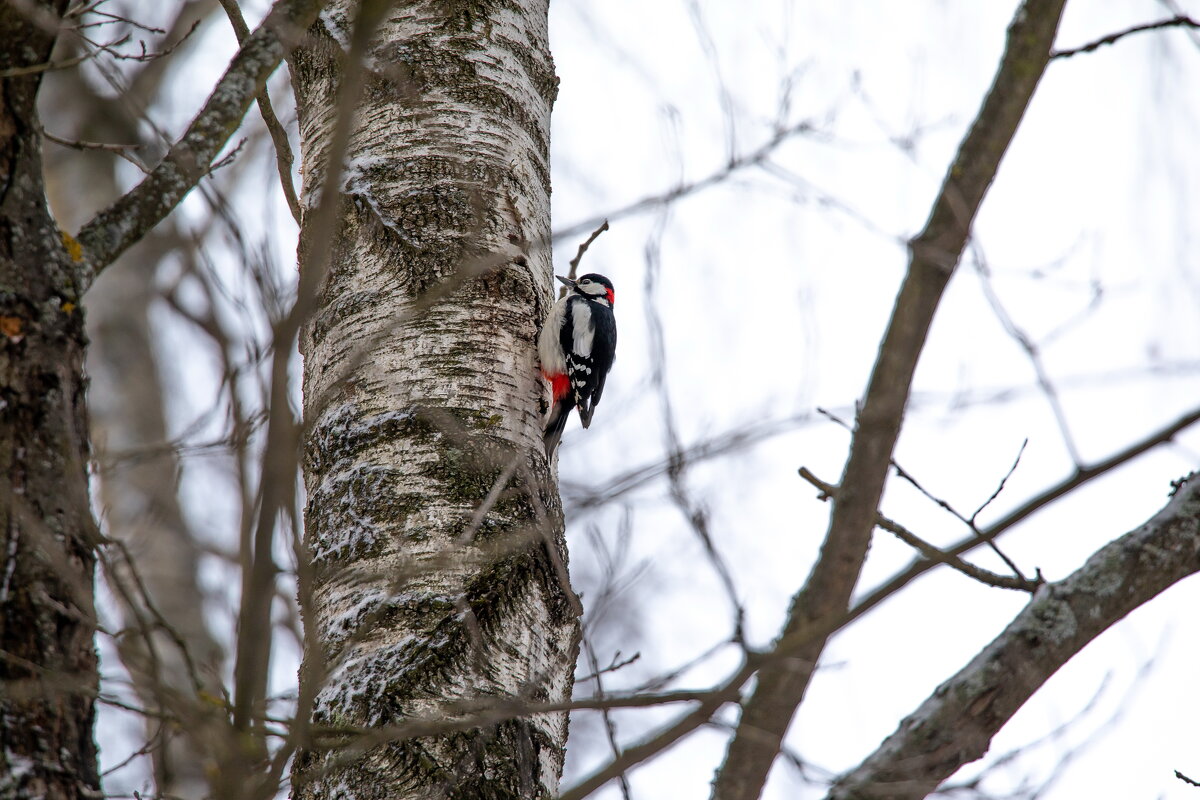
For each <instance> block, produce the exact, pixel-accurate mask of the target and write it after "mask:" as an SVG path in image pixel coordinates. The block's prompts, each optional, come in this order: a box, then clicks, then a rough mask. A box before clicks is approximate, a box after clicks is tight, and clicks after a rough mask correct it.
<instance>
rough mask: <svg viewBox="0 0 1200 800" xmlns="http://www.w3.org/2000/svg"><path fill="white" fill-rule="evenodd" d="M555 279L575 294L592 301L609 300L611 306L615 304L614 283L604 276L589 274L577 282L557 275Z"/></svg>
mask: <svg viewBox="0 0 1200 800" xmlns="http://www.w3.org/2000/svg"><path fill="white" fill-rule="evenodd" d="M554 277H556V278H558V279H559V280H560V281H562V282H563V283H565V284H566V285H567V286H569V287H571V291H572V292H574V293H575V294H581V295H583V296H584V297H586V298H588V299H590V300H607V301H608V304H609V305H610V306H611V305H613V304H614V302H615V297H614V295H613V285H612V281H610V280H609V279H608V278H606V277H604V276H603V275H597V274H596V273H595V272H589V273H588V274H587V275H584V276H583V277H581V278H580V279H579V280H577V281H573V280H571V279H570V278H564V277H563V276H561V275H555V276H554Z"/></svg>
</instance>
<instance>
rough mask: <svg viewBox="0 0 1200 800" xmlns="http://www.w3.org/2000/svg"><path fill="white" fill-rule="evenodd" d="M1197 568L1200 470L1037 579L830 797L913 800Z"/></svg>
mask: <svg viewBox="0 0 1200 800" xmlns="http://www.w3.org/2000/svg"><path fill="white" fill-rule="evenodd" d="M1198 571H1200V476H1197V475H1196V474H1193V475H1192V476H1190V477H1189V478H1187V479H1185V480H1184V481H1181V482H1180V484H1179V485H1177V487H1176V489H1175V493H1174V496H1173V497H1172V498H1171V500H1170V501H1169V502H1168V503H1167V505H1166V506H1165V507H1164V508H1163V509H1162V510H1161V511H1160V512H1158V513H1157V514H1156V515H1154V517H1152V518H1151V519H1149V520H1147V521H1146V523H1145V524H1144V525H1142V526H1141V527H1139V528H1137V529H1136V530H1133V531H1130V532H1129V533H1127V534H1125V535H1124V536H1121V537H1119V538H1117V539H1114V540H1113V541H1111V542H1109V543H1108V544H1107V545H1105V546H1104V547H1102V548H1101V549H1100V550H1098V551H1096V553H1095V554H1094V555H1092V557H1091V558H1089V559H1088V560H1087V562H1086V563H1085V564H1084V565H1083V566H1082V567H1080V568H1079V569H1078V570H1076V571H1075V572H1073V573H1072V574H1071V575H1069V576H1068V577H1067V578H1065V579H1064V580H1061V581H1058V582H1057V583H1050V584H1046V585H1044V586H1042V587H1041V588H1040V589H1038V591H1037V593H1036V594H1035V595H1034V596H1033V599H1032V600H1031V601H1030V602H1029V605H1027V606H1026V607H1025V608H1024V609H1023V610H1022V611H1021V613H1020V614H1018V615H1017V616H1016V618H1015V619H1014V620H1013V621H1012V623H1010V624H1009V626H1008V627H1007V628H1005V629H1004V631H1003V632H1002V633H1001V634H1000V635H999V636H997V637H996V638H995V639H994V640H992V642H991V643H990V644H989V645H988V646H987V647H985V648H984V649H983V650H982V651H980V653H979V655H977V656H975V658H974V659H972V660H971V662H970V663H969V664H967V665H966V666H965V667H963V668H962V670H960V671H959V673H958V674H957V675H955V676H954V677H952V678H950V679H949V680H948V681H946V682H945V683H943V684H942V685H941V686H939V687H938V689H937V690H936V691H935V692H934V693H933V694H932V695H930V697H929V699H928V700H926V701H925V702H924V703H923V704H921V707H920V708H918V709H917V710H916V711H915V712H913V713H912V714H911V715H910V716H908V717H907V718H906V719H905V720H904V721H903V722H901V723H900V727H899V728H898V729H897V730H896V732H895V733H893V734H892V735H891V736H890V737H888V739H887V740H886V741H885V742H884V743H883V744H882V745H880V747H879V749H878V750H876V751H875V752H874V753H873V754H871V756H870V757H869V758H867V760H866V761H864V762H863V763H862V764H860V765H859V766H858V767H856V768H855V769H853V770H851V771H850V772H849V773H847V774H846V775H845V776H843V777H842V778H841V779H840V780H838V781H837V783H835V784H834V786H833V788H832V789H831V790H830V792H829V795H828V798H827V800H883V799H884V798H886V799H887V800H909V799H911V800H919V798H922V797H925V796H927V795H928V794H930V793H931V792H933V791H934V790H935V789H937V787H938V784H940V783H941V782H942V781H944V780H945V779H947V778H949V777H950V776H951V775H952V774H953V773H954V771H955V770H957V769H958V768H959V767H961V766H962V765H964V764H967V763H970V762H971V761H975V760H976V759H979V758H982V757H983V755H984V754H985V753H986V752H987V751H988V747H989V746H990V745H991V741H992V737H993V736H995V735H996V732H997V731H999V730H1000V728H1001V726H1003V725H1004V724H1005V723H1006V722H1008V720H1009V719H1011V718H1012V715H1013V714H1015V713H1016V712H1017V710H1018V709H1019V708H1020V707H1021V706H1022V705H1024V704H1025V701H1026V700H1028V699H1029V698H1030V697H1031V696H1032V695H1033V693H1034V692H1035V691H1037V690H1038V689H1039V688H1040V687H1041V686H1042V684H1044V683H1045V682H1046V681H1047V680H1048V679H1049V678H1050V676H1051V675H1053V674H1054V673H1055V672H1057V671H1058V668H1059V667H1061V666H1062V665H1063V664H1065V663H1067V661H1069V660H1070V659H1071V658H1073V657H1074V656H1075V654H1076V653H1078V652H1079V651H1080V650H1082V649H1083V648H1084V647H1085V646H1086V645H1087V644H1088V643H1089V642H1091V641H1092V640H1093V639H1095V638H1096V637H1097V636H1099V635H1100V634H1101V633H1103V632H1104V631H1105V630H1107V629H1108V628H1109V627H1111V626H1112V625H1113V624H1115V623H1116V622H1117V621H1119V620H1121V619H1122V618H1124V617H1125V615H1127V614H1128V613H1129V612H1131V611H1133V610H1134V609H1135V608H1137V607H1138V606H1140V605H1142V604H1143V603H1145V602H1147V601H1149V600H1152V599H1153V598H1155V597H1157V596H1158V595H1159V594H1160V593H1162V592H1163V591H1165V590H1166V589H1168V588H1169V587H1170V586H1172V585H1173V584H1175V583H1177V582H1178V581H1180V580H1182V579H1183V578H1186V577H1188V576H1189V575H1193V574H1195V573H1196V572H1198Z"/></svg>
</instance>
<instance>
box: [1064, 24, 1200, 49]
mask: <svg viewBox="0 0 1200 800" xmlns="http://www.w3.org/2000/svg"><path fill="white" fill-rule="evenodd" d="M1163 28H1191V29H1193V30H1195V29H1196V28H1200V22H1197V21H1196V20H1194V19H1192V18H1191V17H1189V16H1187V15H1185V14H1180V15H1178V16H1175V17H1171V18H1170V19H1164V20H1160V21H1158V22H1148V23H1146V24H1144V25H1134V26H1133V27H1132V28H1126V29H1125V30H1123V31H1117V32H1116V33H1110V34H1109V35H1108V36H1102V37H1100V38H1099V39H1096V40H1095V41H1092V42H1088V43H1087V44H1085V45H1082V46H1080V47H1072V48H1070V49H1068V50H1055V51H1054V52H1052V53H1051V54H1050V58H1051V59H1055V58H1070V57H1071V56H1077V55H1079V54H1080V53H1090V52H1092V51H1093V50H1099V49H1100V48H1101V47H1104V46H1106V45H1110V44H1113V43H1114V42H1119V41H1120V40H1121V39H1124V38H1125V37H1126V36H1130V35H1132V34H1135V33H1144V32H1146V31H1157V30H1162V29H1163Z"/></svg>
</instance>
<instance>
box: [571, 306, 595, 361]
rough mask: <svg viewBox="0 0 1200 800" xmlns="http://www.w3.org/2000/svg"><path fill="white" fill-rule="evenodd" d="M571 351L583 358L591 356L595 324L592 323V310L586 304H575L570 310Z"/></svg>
mask: <svg viewBox="0 0 1200 800" xmlns="http://www.w3.org/2000/svg"><path fill="white" fill-rule="evenodd" d="M571 321H572V323H573V324H574V329H573V339H574V341H573V348H572V349H573V350H574V351H575V352H576V353H578V354H579V355H581V356H583V357H584V358H588V357H590V356H591V355H592V337H593V336H595V335H596V324H595V323H594V322H593V321H592V310H591V309H590V308H588V304H587V303H583V302H580V303H576V304H575V305H574V306H573V307H572V308H571Z"/></svg>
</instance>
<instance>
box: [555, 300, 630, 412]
mask: <svg viewBox="0 0 1200 800" xmlns="http://www.w3.org/2000/svg"><path fill="white" fill-rule="evenodd" d="M570 314H571V319H570V322H571V324H570V325H568V326H564V329H563V339H564V347H566V344H567V343H566V341H565V340H566V339H567V338H568V336H569V338H570V347H569V348H567V352H568V356H567V375H568V377H569V379H570V381H571V390H572V392H573V394H574V397H573V399H574V400H575V405H576V407H577V408H578V409H579V421H580V422H581V423H582V424H583V427H585V428H586V427H588V426H589V425H590V424H591V422H592V411H593V410H594V409H595V407H596V403H597V402H598V401H599V400H600V395H601V393H602V392H603V391H604V381H605V378H607V377H608V371H609V369H611V368H612V362H613V355H614V352H615V350H616V342H617V338H616V337H617V326H616V321H615V319H614V318H613V313H612V308H611V307H610V306H609V305H608V303H607V302H603V301H597V300H588V299H585V298H582V297H580V298H577V299H576V300H574V301H573V302H572V303H571V307H570Z"/></svg>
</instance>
